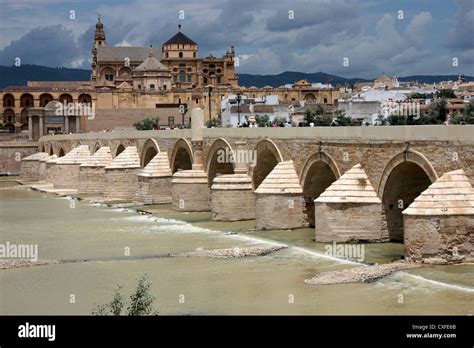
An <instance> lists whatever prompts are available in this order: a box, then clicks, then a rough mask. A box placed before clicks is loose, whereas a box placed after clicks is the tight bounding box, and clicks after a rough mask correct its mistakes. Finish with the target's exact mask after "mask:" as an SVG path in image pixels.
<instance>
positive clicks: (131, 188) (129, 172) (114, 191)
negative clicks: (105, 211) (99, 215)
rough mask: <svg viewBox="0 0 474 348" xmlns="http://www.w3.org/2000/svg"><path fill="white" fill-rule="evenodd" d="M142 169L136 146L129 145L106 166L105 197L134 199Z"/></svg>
mask: <svg viewBox="0 0 474 348" xmlns="http://www.w3.org/2000/svg"><path fill="white" fill-rule="evenodd" d="M141 170H142V168H141V166H140V157H139V156H138V151H137V148H136V147H135V146H128V147H126V148H125V150H123V151H122V152H121V153H120V154H119V155H118V156H117V157H115V158H114V160H113V161H112V162H111V163H110V164H109V165H108V166H107V167H105V192H104V198H106V199H112V200H114V199H116V200H129V201H133V200H134V199H135V195H136V194H137V186H138V174H139V173H140V171H141Z"/></svg>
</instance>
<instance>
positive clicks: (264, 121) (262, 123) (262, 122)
mask: <svg viewBox="0 0 474 348" xmlns="http://www.w3.org/2000/svg"><path fill="white" fill-rule="evenodd" d="M255 120H256V121H257V125H258V126H259V127H268V123H269V122H270V118H269V117H268V115H263V116H260V115H257V116H255Z"/></svg>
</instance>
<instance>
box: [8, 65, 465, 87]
mask: <svg viewBox="0 0 474 348" xmlns="http://www.w3.org/2000/svg"><path fill="white" fill-rule="evenodd" d="M90 74H91V72H90V70H84V69H70V68H49V67H45V66H39V65H28V64H25V65H22V66H21V67H15V66H1V65H0V88H4V87H7V86H25V85H26V83H27V81H88V80H89V79H90ZM457 78H458V75H414V76H406V77H399V81H419V82H425V83H433V82H441V81H447V80H453V81H454V80H457ZM299 80H307V81H309V82H311V83H316V82H320V83H331V84H332V85H333V86H336V85H345V84H348V85H352V84H354V83H356V82H368V81H371V80H367V79H361V78H350V79H347V78H344V77H341V76H337V75H331V74H326V73H323V72H318V73H311V74H307V73H302V72H296V71H285V72H283V73H281V74H278V75H251V74H239V84H240V85H241V86H246V87H251V86H255V87H259V88H261V87H265V86H272V87H280V86H282V85H285V84H293V83H295V82H296V81H299ZM466 80H467V81H474V77H473V76H466Z"/></svg>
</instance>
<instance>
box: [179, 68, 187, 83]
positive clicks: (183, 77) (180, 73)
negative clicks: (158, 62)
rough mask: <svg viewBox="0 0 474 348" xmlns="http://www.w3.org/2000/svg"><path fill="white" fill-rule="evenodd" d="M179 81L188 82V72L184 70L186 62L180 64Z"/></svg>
mask: <svg viewBox="0 0 474 348" xmlns="http://www.w3.org/2000/svg"><path fill="white" fill-rule="evenodd" d="M179 81H181V82H186V73H185V71H184V64H180V65H179Z"/></svg>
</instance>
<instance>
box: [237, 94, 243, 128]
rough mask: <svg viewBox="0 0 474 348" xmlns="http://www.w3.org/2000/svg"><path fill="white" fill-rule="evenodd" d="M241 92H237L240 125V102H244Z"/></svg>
mask: <svg viewBox="0 0 474 348" xmlns="http://www.w3.org/2000/svg"><path fill="white" fill-rule="evenodd" d="M241 94H242V93H241V92H240V91H238V92H237V117H238V121H237V122H238V124H239V125H240V102H241V100H242V97H241Z"/></svg>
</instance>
